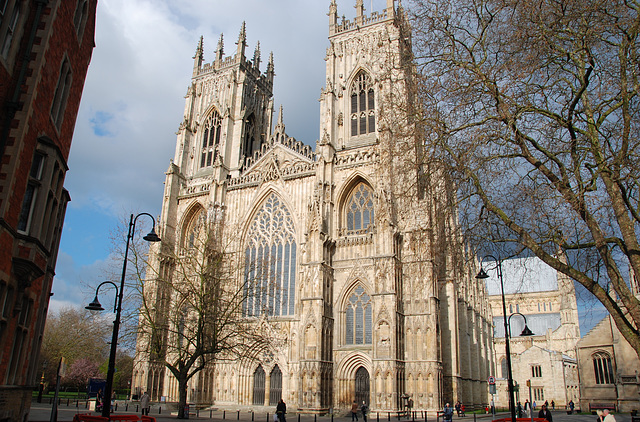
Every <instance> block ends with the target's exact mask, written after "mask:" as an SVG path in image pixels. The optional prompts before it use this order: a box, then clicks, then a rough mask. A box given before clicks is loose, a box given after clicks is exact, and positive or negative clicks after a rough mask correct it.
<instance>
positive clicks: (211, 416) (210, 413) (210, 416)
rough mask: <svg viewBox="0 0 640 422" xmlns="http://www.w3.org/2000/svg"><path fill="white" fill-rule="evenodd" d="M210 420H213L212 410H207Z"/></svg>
mask: <svg viewBox="0 0 640 422" xmlns="http://www.w3.org/2000/svg"><path fill="white" fill-rule="evenodd" d="M212 418H213V410H212V409H209V419H212Z"/></svg>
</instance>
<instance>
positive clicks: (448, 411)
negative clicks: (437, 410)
mask: <svg viewBox="0 0 640 422" xmlns="http://www.w3.org/2000/svg"><path fill="white" fill-rule="evenodd" d="M442 419H443V420H444V421H445V422H451V420H452V419H453V408H452V407H451V406H450V405H449V403H447V404H446V405H445V406H444V411H443V412H442Z"/></svg>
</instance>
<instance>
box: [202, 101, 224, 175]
mask: <svg viewBox="0 0 640 422" xmlns="http://www.w3.org/2000/svg"><path fill="white" fill-rule="evenodd" d="M221 131H222V118H221V117H220V114H218V112H217V111H215V110H214V111H213V113H211V115H210V116H209V117H208V118H207V120H206V121H205V122H204V132H203V135H202V153H201V155H200V167H209V166H211V165H212V164H213V162H214V161H215V159H216V155H217V154H218V146H219V145H220V132H221Z"/></svg>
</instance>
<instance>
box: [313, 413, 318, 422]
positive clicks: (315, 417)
mask: <svg viewBox="0 0 640 422" xmlns="http://www.w3.org/2000/svg"><path fill="white" fill-rule="evenodd" d="M313 422H318V415H316V414H314V415H313Z"/></svg>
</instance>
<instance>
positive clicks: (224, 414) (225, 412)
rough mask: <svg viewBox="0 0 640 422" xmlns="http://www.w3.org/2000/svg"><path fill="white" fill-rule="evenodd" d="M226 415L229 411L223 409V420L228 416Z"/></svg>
mask: <svg viewBox="0 0 640 422" xmlns="http://www.w3.org/2000/svg"><path fill="white" fill-rule="evenodd" d="M226 417H227V411H226V410H223V411H222V420H224V418H226Z"/></svg>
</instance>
